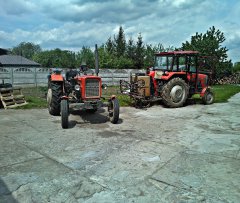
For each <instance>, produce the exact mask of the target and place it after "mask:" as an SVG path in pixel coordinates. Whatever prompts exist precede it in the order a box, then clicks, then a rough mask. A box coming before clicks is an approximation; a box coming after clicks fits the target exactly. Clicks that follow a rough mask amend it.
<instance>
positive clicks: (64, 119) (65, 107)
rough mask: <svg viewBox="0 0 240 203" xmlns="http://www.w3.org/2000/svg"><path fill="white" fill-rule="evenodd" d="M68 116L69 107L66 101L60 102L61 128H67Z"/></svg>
mask: <svg viewBox="0 0 240 203" xmlns="http://www.w3.org/2000/svg"><path fill="white" fill-rule="evenodd" d="M68 115H69V107H68V101H67V100H62V101H61V124H62V128H68Z"/></svg>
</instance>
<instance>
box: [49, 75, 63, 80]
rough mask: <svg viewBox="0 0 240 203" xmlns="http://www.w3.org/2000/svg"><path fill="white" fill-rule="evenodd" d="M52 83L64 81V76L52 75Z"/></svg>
mask: <svg viewBox="0 0 240 203" xmlns="http://www.w3.org/2000/svg"><path fill="white" fill-rule="evenodd" d="M51 81H63V76H62V75H56V74H52V75H51Z"/></svg>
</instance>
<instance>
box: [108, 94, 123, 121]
mask: <svg viewBox="0 0 240 203" xmlns="http://www.w3.org/2000/svg"><path fill="white" fill-rule="evenodd" d="M119 109H120V107H119V101H118V99H116V98H115V99H111V100H110V101H109V107H108V111H109V117H110V121H111V123H113V124H116V123H117V122H118V119H119Z"/></svg>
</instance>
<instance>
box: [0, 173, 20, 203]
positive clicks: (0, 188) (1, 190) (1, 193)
mask: <svg viewBox="0 0 240 203" xmlns="http://www.w3.org/2000/svg"><path fill="white" fill-rule="evenodd" d="M0 202H4V203H18V201H17V200H16V199H15V198H14V197H13V196H12V193H11V192H10V191H9V189H8V187H7V185H6V184H5V183H4V181H3V180H2V179H1V178H0Z"/></svg>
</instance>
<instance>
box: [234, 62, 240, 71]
mask: <svg viewBox="0 0 240 203" xmlns="http://www.w3.org/2000/svg"><path fill="white" fill-rule="evenodd" d="M233 71H234V72H240V62H236V63H235V64H234V66H233Z"/></svg>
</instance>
